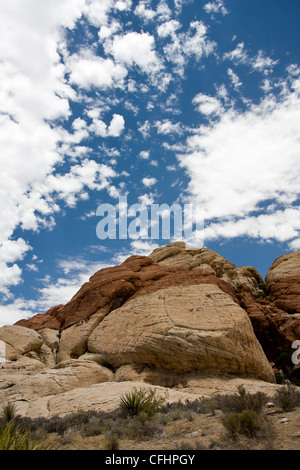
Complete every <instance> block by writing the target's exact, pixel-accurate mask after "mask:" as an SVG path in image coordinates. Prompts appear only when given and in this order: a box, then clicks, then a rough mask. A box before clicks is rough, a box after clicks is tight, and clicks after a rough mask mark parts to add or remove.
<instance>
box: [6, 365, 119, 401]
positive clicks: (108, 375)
mask: <svg viewBox="0 0 300 470" xmlns="http://www.w3.org/2000/svg"><path fill="white" fill-rule="evenodd" d="M0 377H1V375H0ZM112 380H113V373H112V372H111V371H110V370H109V369H107V368H105V367H103V366H101V365H99V364H97V363H96V362H94V361H88V360H83V361H80V360H79V361H76V360H73V361H67V362H65V363H62V364H61V365H60V366H59V367H57V368H52V369H47V370H42V371H41V372H37V373H35V374H34V375H30V376H29V377H27V378H24V380H22V381H19V382H17V383H16V384H15V385H12V386H10V387H8V388H5V389H4V390H0V401H1V403H3V402H4V403H5V402H13V403H15V402H24V404H26V403H30V402H31V401H32V400H34V399H36V398H40V397H44V396H50V395H58V396H59V395H60V394H62V393H64V392H66V391H68V390H73V389H75V388H82V387H88V386H90V385H92V384H95V383H101V382H110V381H112Z"/></svg>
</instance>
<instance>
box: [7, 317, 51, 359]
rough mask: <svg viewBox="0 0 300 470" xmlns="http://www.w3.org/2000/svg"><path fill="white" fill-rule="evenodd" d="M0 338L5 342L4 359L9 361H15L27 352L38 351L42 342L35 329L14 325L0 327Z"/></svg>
mask: <svg viewBox="0 0 300 470" xmlns="http://www.w3.org/2000/svg"><path fill="white" fill-rule="evenodd" d="M0 340H1V341H4V343H5V349H6V359H7V360H10V361H16V360H17V359H19V358H20V357H21V356H22V355H24V354H26V353H29V352H38V351H39V350H40V348H41V346H42V345H43V343H44V341H43V338H42V337H41V335H40V334H39V333H37V332H36V331H34V330H31V329H29V328H23V327H22V326H14V325H5V326H2V327H1V328H0Z"/></svg>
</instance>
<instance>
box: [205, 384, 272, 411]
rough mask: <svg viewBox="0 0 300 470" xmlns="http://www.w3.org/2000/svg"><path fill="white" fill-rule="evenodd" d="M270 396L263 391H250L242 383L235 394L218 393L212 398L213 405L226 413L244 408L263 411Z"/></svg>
mask: <svg viewBox="0 0 300 470" xmlns="http://www.w3.org/2000/svg"><path fill="white" fill-rule="evenodd" d="M267 400H268V397H267V395H266V394H265V393H263V392H256V393H253V394H251V393H249V392H246V390H245V387H244V386H243V385H240V386H239V387H238V393H236V394H234V395H217V396H216V397H214V398H213V399H212V403H211V407H212V408H214V409H220V410H222V411H224V413H229V412H231V413H241V412H242V411H244V410H252V411H255V412H257V413H259V412H261V410H262V408H263V406H264V405H265V404H266V402H267Z"/></svg>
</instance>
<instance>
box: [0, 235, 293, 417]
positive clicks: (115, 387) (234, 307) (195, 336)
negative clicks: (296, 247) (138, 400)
mask: <svg viewBox="0 0 300 470" xmlns="http://www.w3.org/2000/svg"><path fill="white" fill-rule="evenodd" d="M299 280H300V252H299V251H298V252H294V253H290V254H288V255H283V256H282V257H280V258H279V259H278V260H276V261H274V263H273V264H272V266H271V267H270V269H269V271H268V273H267V276H266V282H265V283H264V280H263V279H262V277H261V275H260V274H259V273H258V271H257V270H256V269H255V268H253V267H250V266H249V267H248V266H247V267H238V268H237V267H235V265H234V264H233V263H230V262H229V261H227V260H226V259H225V258H223V257H222V256H220V255H219V254H217V253H215V252H213V251H211V250H208V249H205V248H195V249H194V248H190V247H188V246H186V245H185V243H183V242H177V243H171V244H169V245H167V246H165V247H162V248H159V249H157V250H155V251H154V252H153V253H152V254H151V255H150V256H148V257H141V256H131V257H130V258H128V259H127V260H126V261H125V262H124V263H122V264H121V265H119V266H115V267H111V268H106V269H102V270H100V271H98V272H97V273H95V274H94V275H93V276H92V277H91V278H90V280H89V282H87V283H86V284H84V285H83V286H82V287H81V289H80V290H79V291H78V292H77V293H76V294H75V296H74V297H73V298H72V299H71V300H70V301H69V302H68V303H67V304H66V305H59V306H56V307H53V308H52V309H50V310H49V311H48V312H46V313H44V314H39V315H35V316H33V317H31V318H30V319H29V320H21V321H19V322H18V323H17V324H16V325H7V326H4V327H2V328H0V340H1V341H2V342H4V343H5V349H6V362H2V363H1V364H0V367H1V368H0V400H1V402H2V403H6V402H14V403H16V404H17V407H18V411H19V413H20V414H23V415H28V416H38V415H42V416H51V415H52V414H55V413H56V412H57V413H60V414H63V413H66V412H67V410H69V408H70V401H71V404H72V405H71V408H72V410H74V409H76V407H77V408H80V407H81V406H82V404H83V403H84V404H85V406H88V407H89V408H91V407H96V408H97V407H98V408H99V407H100V408H101V407H105V406H106V405H107V403H108V402H109V396H113V397H116V396H119V395H120V394H121V392H122V390H123V389H124V390H125V388H126V390H127V389H128V388H130V387H131V388H132V387H133V386H135V385H136V384H137V383H138V384H139V383H141V382H142V383H144V384H148V386H156V387H159V386H164V387H167V388H170V387H172V394H173V395H172V399H174V400H176V399H181V397H182V394H188V393H191V392H193V393H194V391H195V387H196V390H197V391H198V392H197V393H198V394H199V393H200V394H201V390H202V391H204V390H206V391H207V389H208V390H209V391H210V392H209V393H212V394H213V393H216V392H217V389H216V386H214V385H213V383H214V381H215V384H216V383H218V384H220V383H224V384H225V383H226V384H227V385H228V384H229V383H230V382H232V381H234V380H236V379H239V380H243V381H248V382H247V383H248V384H249V385H250V386H252V387H254V388H257V387H258V388H259V387H261V388H263V387H268V391H269V393H271V392H272V391H274V390H275V389H276V387H278V385H276V384H275V374H274V365H276V366H279V367H281V368H283V369H285V372H286V373H288V374H289V376H291V377H296V376H297V374H298V373H299V368H298V366H294V365H293V364H292V362H291V355H292V352H293V351H292V349H291V344H292V342H293V341H294V340H297V339H300V313H299V312H300V298H299V286H300V283H299ZM272 366H273V368H272ZM275 370H276V369H275ZM207 380H211V381H212V382H209V383H210V384H211V385H210V387H208V386H207V383H208V382H207ZM232 383H233V382H232ZM122 384H123V385H124V387H125V388H124V387H122ZM217 388H218V392H219V389H220V388H221V389H222V388H224V391H225V390H226V389H228V387H227V388H226V387H225V386H224V387H222V385H221V386H218V387H217ZM229 388H230V387H229ZM98 393H100V394H101V397H100V396H98V395H97V394H98ZM103 393H104V394H105V397H107V399H106V398H105V397H104V396H103ZM87 396H89V397H90V399H89V400H88V401H86V399H84V400H83V397H87ZM187 396H188V395H186V397H187ZM97 397H98V398H97ZM114 403H115V404H116V398H115V401H114ZM58 404H59V405H58Z"/></svg>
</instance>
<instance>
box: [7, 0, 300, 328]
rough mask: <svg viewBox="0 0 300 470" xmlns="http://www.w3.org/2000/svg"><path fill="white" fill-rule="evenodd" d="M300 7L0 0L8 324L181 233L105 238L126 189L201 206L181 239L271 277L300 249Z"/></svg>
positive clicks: (294, 2) (133, 197)
mask: <svg viewBox="0 0 300 470" xmlns="http://www.w3.org/2000/svg"><path fill="white" fill-rule="evenodd" d="M299 20H300V5H299V1H298V0H264V1H263V2H261V1H260V2H259V1H258V0H251V1H250V0H249V1H248V0H243V1H240V0H224V1H221V0H210V1H209V0H203V1H202V0H194V1H193V0H137V1H133V0H51V1H47V2H41V1H40V0H3V1H2V2H1V4H0V35H1V40H0V58H1V60H0V108H1V109H0V159H1V187H0V198H1V202H0V211H1V214H0V297H1V304H0V324H1V325H3V324H11V323H14V322H15V321H17V320H19V319H20V318H28V317H29V316H31V315H32V314H35V313H43V312H45V311H46V310H47V309H49V308H50V307H52V306H54V305H57V304H59V303H66V302H67V301H68V300H69V299H70V298H71V297H72V296H73V295H74V294H75V293H76V291H77V290H78V289H79V287H80V286H81V285H82V284H83V282H85V281H86V280H88V278H89V276H90V275H92V274H93V273H94V272H95V271H97V270H98V269H101V268H102V267H105V266H112V265H115V264H119V263H120V262H121V261H123V260H124V259H126V258H127V257H128V256H130V255H131V254H142V255H147V254H149V253H151V251H152V250H153V249H154V248H156V247H157V246H162V245H165V244H166V243H169V242H170V241H173V238H172V233H171V237H170V239H162V238H161V237H158V238H156V239H153V238H151V237H149V236H148V238H146V236H145V234H146V232H147V231H145V230H143V231H142V233H140V235H139V236H137V237H136V238H135V239H134V238H129V237H128V238H127V239H124V240H120V239H119V238H118V237H117V238H116V239H99V237H97V234H96V227H97V224H98V223H99V221H100V220H101V218H99V216H97V215H96V211H97V207H98V206H99V205H102V204H110V205H111V207H114V208H116V209H118V207H119V201H120V199H119V198H120V197H125V196H126V197H127V201H128V206H132V205H133V204H143V205H145V206H146V207H147V208H148V209H149V210H150V207H151V206H152V205H153V204H159V205H161V204H168V205H169V206H170V207H171V205H172V204H174V203H176V204H178V205H179V206H180V207H184V205H185V204H186V205H193V207H197V210H198V209H199V208H200V214H204V227H202V228H201V226H199V227H200V228H199V227H198V229H197V230H194V231H193V233H192V234H190V235H189V236H186V237H183V239H184V240H185V241H186V242H187V243H189V244H190V245H193V246H195V245H196V246H201V245H202V244H204V245H205V246H206V247H207V248H209V249H212V250H215V251H217V252H218V253H220V254H222V255H223V256H225V257H226V258H227V259H229V260H230V261H232V262H234V263H235V264H236V265H237V266H241V265H253V266H255V267H256V268H257V269H258V270H259V271H260V272H261V274H262V275H263V276H264V275H265V274H266V271H267V269H268V268H269V266H270V265H271V263H272V261H273V260H274V259H275V258H277V257H279V256H280V255H282V254H283V253H286V252H290V251H294V250H298V249H300V234H299V231H300V217H299V215H300V214H299V187H300V184H299V183H300V126H299V122H300V96H299V95H300V57H299V56H300V49H299V35H300V33H299ZM135 215H136V216H137V214H135ZM201 217H202V215H201ZM201 217H200V219H201ZM133 219H134V216H133V214H131V219H130V213H129V220H133ZM143 229H145V227H143ZM148 235H149V233H148Z"/></svg>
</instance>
